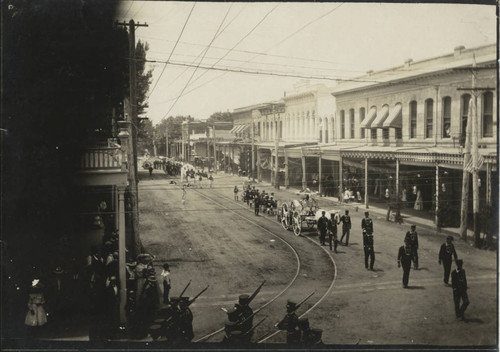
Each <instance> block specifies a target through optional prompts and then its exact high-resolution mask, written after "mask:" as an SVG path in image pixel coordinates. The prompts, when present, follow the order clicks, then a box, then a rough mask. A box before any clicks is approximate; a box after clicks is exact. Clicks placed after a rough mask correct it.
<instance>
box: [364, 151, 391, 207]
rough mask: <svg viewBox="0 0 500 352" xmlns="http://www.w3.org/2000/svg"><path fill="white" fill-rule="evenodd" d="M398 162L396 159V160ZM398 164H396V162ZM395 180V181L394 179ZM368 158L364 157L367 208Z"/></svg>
mask: <svg viewBox="0 0 500 352" xmlns="http://www.w3.org/2000/svg"><path fill="white" fill-rule="evenodd" d="M396 162H398V161H396ZM396 165H398V164H396ZM396 167H397V166H396ZM397 177H398V176H397V175H396V179H397ZM396 182H397V181H396ZM368 194H369V193H368V158H365V208H366V209H369V208H370V206H369V205H368Z"/></svg>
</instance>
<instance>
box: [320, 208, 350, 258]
mask: <svg viewBox="0 0 500 352" xmlns="http://www.w3.org/2000/svg"><path fill="white" fill-rule="evenodd" d="M341 223H342V237H341V238H340V241H339V240H338V237H337V228H338V226H339V225H340V224H341ZM317 227H318V232H319V241H320V244H321V245H322V246H324V245H325V241H326V235H327V234H328V244H329V246H330V250H333V251H334V252H335V253H337V246H338V244H339V243H340V244H343V241H344V237H345V239H346V240H345V246H349V236H350V233H351V227H352V223H351V216H350V215H349V210H346V211H345V214H344V215H342V216H340V215H339V214H338V213H331V214H330V219H328V218H327V217H326V211H323V212H322V214H321V217H320V218H319V219H318V222H317Z"/></svg>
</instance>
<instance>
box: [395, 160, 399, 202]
mask: <svg viewBox="0 0 500 352" xmlns="http://www.w3.org/2000/svg"><path fill="white" fill-rule="evenodd" d="M396 202H398V203H399V159H396Z"/></svg>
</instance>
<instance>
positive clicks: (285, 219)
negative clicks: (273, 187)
mask: <svg viewBox="0 0 500 352" xmlns="http://www.w3.org/2000/svg"><path fill="white" fill-rule="evenodd" d="M281 226H283V228H284V229H285V230H288V229H289V228H290V224H289V223H288V205H286V203H283V205H282V206H281Z"/></svg>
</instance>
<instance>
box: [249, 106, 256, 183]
mask: <svg viewBox="0 0 500 352" xmlns="http://www.w3.org/2000/svg"><path fill="white" fill-rule="evenodd" d="M251 142H252V165H251V168H250V169H251V171H252V180H253V181H254V182H255V126H254V124H253V114H252V141H251ZM248 171H250V170H248Z"/></svg>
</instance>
